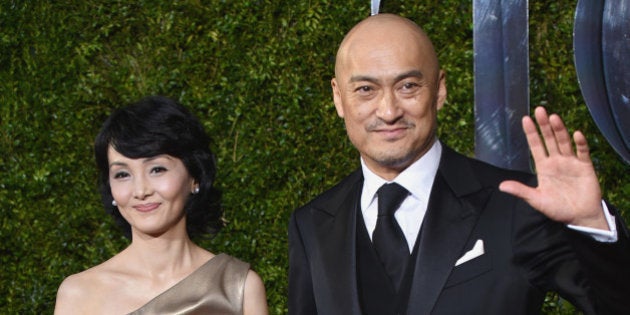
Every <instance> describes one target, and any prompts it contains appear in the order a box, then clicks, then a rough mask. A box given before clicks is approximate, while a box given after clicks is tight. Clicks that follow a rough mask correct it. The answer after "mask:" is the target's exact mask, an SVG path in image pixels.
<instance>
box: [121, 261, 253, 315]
mask: <svg viewBox="0 0 630 315" xmlns="http://www.w3.org/2000/svg"><path fill="white" fill-rule="evenodd" d="M248 271H249V264H248V263H245V262H242V261H240V260H238V259H236V258H234V257H232V256H229V255H227V254H218V255H216V256H214V257H213V258H212V259H210V260H208V262H206V263H205V264H203V265H202V266H201V267H199V268H198V269H197V270H195V271H193V273H191V274H190V275H189V276H187V277H186V278H184V279H183V280H182V281H180V282H178V283H177V284H175V285H174V286H172V287H170V288H169V289H168V290H166V291H164V292H162V293H161V294H160V295H158V296H156V297H155V298H153V299H152V300H151V301H149V302H148V303H147V304H145V305H143V306H142V307H141V308H139V309H137V310H135V311H133V312H131V313H129V314H133V315H140V314H146V315H148V314H243V292H244V287H245V277H246V276H247V272H248ZM113 303H115V302H113Z"/></svg>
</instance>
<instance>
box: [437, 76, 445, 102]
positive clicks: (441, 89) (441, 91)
mask: <svg viewBox="0 0 630 315" xmlns="http://www.w3.org/2000/svg"><path fill="white" fill-rule="evenodd" d="M446 95H447V92H446V72H444V70H440V73H439V74H438V92H437V109H438V110H440V109H442V107H443V106H444V103H445V102H446Z"/></svg>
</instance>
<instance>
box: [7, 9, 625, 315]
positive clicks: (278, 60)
mask: <svg viewBox="0 0 630 315" xmlns="http://www.w3.org/2000/svg"><path fill="white" fill-rule="evenodd" d="M383 2H384V8H383V10H382V11H386V12H393V13H399V14H401V15H404V16H407V17H410V18H411V19H413V20H415V21H416V22H418V23H419V24H420V25H422V26H423V27H424V28H425V29H426V30H427V32H428V33H429V34H430V35H431V37H432V38H433V40H434V43H435V46H436V48H437V50H438V54H439V57H440V60H441V63H442V66H443V68H444V69H445V70H446V71H447V75H448V77H447V83H448V88H449V98H448V102H447V104H446V106H445V108H444V109H443V110H442V111H441V112H440V114H439V115H440V117H439V118H440V137H441V139H442V140H443V141H445V142H446V143H447V144H448V145H450V146H452V147H454V148H456V149H457V150H459V151H461V152H463V153H466V154H469V155H472V152H473V148H474V144H473V135H474V132H473V129H474V125H473V72H472V69H473V66H472V57H473V51H472V4H471V2H470V1H455V0H444V1H431V0H426V1H383ZM575 4H576V2H575V1H569V0H561V1H555V0H553V1H552V0H547V1H531V3H530V11H531V12H530V24H531V26H530V45H531V48H530V58H531V62H530V64H531V69H530V73H531V103H532V106H535V105H539V104H542V105H545V106H547V108H548V109H549V110H550V111H553V112H558V113H560V114H561V115H562V116H563V117H564V118H565V119H566V121H567V124H568V125H569V126H571V127H572V128H579V129H581V130H583V131H584V132H585V133H586V134H587V137H588V138H589V141H590V144H591V147H592V151H593V158H594V160H595V163H596V167H597V169H598V171H599V174H600V178H601V183H602V186H603V188H604V193H605V196H606V198H608V199H610V200H611V201H613V203H615V204H616V205H617V206H619V208H621V209H630V201H629V200H628V198H627V197H628V196H630V167H629V166H628V165H626V164H624V163H623V162H622V161H621V159H620V158H618V157H617V156H616V155H615V154H614V152H613V151H612V149H611V147H610V146H609V145H608V144H607V143H606V141H605V139H604V138H603V137H602V136H601V134H600V133H599V131H598V129H597V128H596V126H595V125H594V123H593V121H592V119H591V118H590V116H589V114H588V110H587V108H586V107H585V105H584V101H583V99H582V97H581V94H580V91H579V87H578V83H577V80H576V75H575V69H574V66H573V59H572V39H571V36H572V20H573V15H574V10H575ZM368 15H369V1H367V0H361V1H356V0H348V1H332V0H316V1H302V0H296V1H290V2H285V1H270V0H258V1H254V0H242V1H218V0H214V1H199V0H198V1H193V0H191V1H146V0H145V1H122V0H118V1H114V0H112V1H105V0H99V1H73V0H60V1H17V0H2V1H0V266H2V267H1V268H0V313H3V314H17V313H20V314H50V313H52V309H53V307H54V300H55V294H56V289H57V287H58V285H59V283H60V282H61V281H62V280H63V278H64V277H66V276H68V275H70V274H72V273H76V272H78V271H81V270H84V269H86V268H88V267H90V266H93V265H95V264H98V263H99V262H102V261H103V260H106V259H107V258H109V257H110V256H112V255H114V254H115V253H117V252H118V251H120V250H121V249H122V248H124V247H125V246H126V245H127V240H126V239H124V237H123V236H122V234H121V233H120V232H119V231H118V229H117V228H116V227H115V226H114V224H113V221H112V219H111V218H110V217H108V216H107V215H106V214H105V212H104V211H103V209H102V208H101V205H100V199H99V195H98V192H97V189H96V169H95V165H94V160H93V156H92V154H93V153H92V143H93V139H94V136H95V135H96V133H97V131H98V128H99V127H100V124H101V123H102V122H103V121H104V119H105V118H106V117H107V115H108V114H109V113H110V112H111V111H112V109H114V108H117V107H120V106H122V105H125V104H128V103H130V102H133V101H135V100H137V99H139V98H141V97H143V96H146V95H150V94H161V95H166V96H170V97H172V98H175V99H177V100H179V101H180V102H181V103H182V104H184V105H185V106H187V107H189V108H190V109H191V110H192V111H193V112H194V113H195V114H196V115H198V117H199V118H200V119H201V120H202V121H203V123H204V124H205V127H206V129H207V131H208V132H209V134H210V135H211V136H212V138H213V139H214V143H213V150H214V151H215V152H216V154H217V156H218V165H219V174H218V186H219V187H220V188H221V189H222V190H223V195H224V200H223V201H224V208H225V220H226V222H227V227H226V228H225V229H224V230H223V231H222V232H221V233H220V234H219V235H218V236H217V237H216V238H214V239H212V240H202V241H201V242H200V243H201V244H202V245H203V246H204V247H207V248H208V249H210V250H211V251H213V252H227V253H229V254H231V255H233V256H236V257H239V258H241V259H243V260H245V261H248V262H250V263H251V264H252V267H253V268H254V269H255V270H256V271H257V272H258V273H259V274H260V275H261V276H262V278H263V280H264V282H265V285H266V288H267V291H268V299H269V304H270V308H271V313H272V314H285V313H286V299H287V298H286V296H287V267H288V261H287V252H288V249H287V223H288V219H289V216H290V213H291V211H292V210H293V209H295V208H296V207H298V206H300V205H302V204H304V203H305V202H307V201H308V200H310V199H311V198H312V197H314V196H315V195H317V194H318V193H320V192H322V191H323V190H325V189H326V188H328V187H330V186H331V185H333V184H334V183H335V182H336V181H338V180H339V179H341V178H342V177H343V176H344V175H346V174H348V173H349V172H351V171H352V170H353V169H354V168H356V167H357V166H358V155H357V153H356V151H355V150H354V149H353V148H352V146H351V144H350V142H349V141H348V140H347V138H346V136H345V131H344V127H343V123H342V121H341V120H340V119H339V118H338V117H337V116H336V113H335V110H334V106H333V104H332V98H331V96H330V78H331V76H332V74H333V62H334V54H335V51H336V47H337V45H338V43H339V42H340V40H341V38H342V36H343V34H344V33H345V32H346V31H347V30H349V28H350V27H351V26H352V25H354V24H355V23H356V22H357V21H359V20H361V19H362V18H364V17H366V16H368ZM624 213H625V216H626V217H627V218H628V216H629V213H630V212H628V211H626V212H624ZM156 254H157V253H156ZM570 310H571V307H570V306H569V305H567V304H566V303H565V302H563V301H561V300H558V299H557V298H556V297H555V296H554V295H549V298H548V301H547V304H546V306H545V312H546V313H549V314H560V313H563V312H570Z"/></svg>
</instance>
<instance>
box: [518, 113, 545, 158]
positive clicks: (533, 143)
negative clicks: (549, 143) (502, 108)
mask: <svg viewBox="0 0 630 315" xmlns="http://www.w3.org/2000/svg"><path fill="white" fill-rule="evenodd" d="M522 124H523V131H524V132H525V137H526V138H527V144H528V145H529V150H530V151H531V153H532V157H533V158H534V161H542V160H543V159H544V158H546V157H547V150H546V149H545V145H544V144H543V143H542V140H541V139H540V135H539V134H538V129H536V124H534V121H533V120H532V119H531V117H529V116H525V117H523V120H522Z"/></svg>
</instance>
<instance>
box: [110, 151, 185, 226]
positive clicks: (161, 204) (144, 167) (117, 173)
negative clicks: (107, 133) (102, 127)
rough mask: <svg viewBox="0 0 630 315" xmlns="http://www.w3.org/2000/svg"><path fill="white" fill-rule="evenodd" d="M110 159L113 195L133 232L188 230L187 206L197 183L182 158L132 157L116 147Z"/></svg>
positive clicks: (160, 156)
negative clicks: (123, 153)
mask: <svg viewBox="0 0 630 315" xmlns="http://www.w3.org/2000/svg"><path fill="white" fill-rule="evenodd" d="M107 158H108V162H109V183H110V187H111V191H112V196H113V197H114V200H115V201H116V203H117V204H118V209H119V211H120V213H121V215H122V216H123V217H124V218H125V220H127V222H129V224H130V225H131V229H132V234H134V235H137V233H138V232H140V233H142V234H147V235H151V236H158V235H161V234H163V233H166V232H169V231H179V232H180V233H181V232H184V233H185V232H186V219H185V215H184V211H183V210H184V205H185V204H186V201H187V200H188V198H189V196H190V194H191V193H192V192H193V190H194V189H195V186H196V183H195V180H194V179H193V177H192V176H190V174H188V171H187V170H186V167H185V166H184V163H183V162H182V161H181V160H180V159H178V158H175V157H172V156H170V155H157V156H153V157H149V158H138V159H131V158H128V157H126V156H124V155H122V154H120V153H119V152H118V151H116V150H115V149H114V148H113V147H112V146H110V147H109V149H108V151H107Z"/></svg>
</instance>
